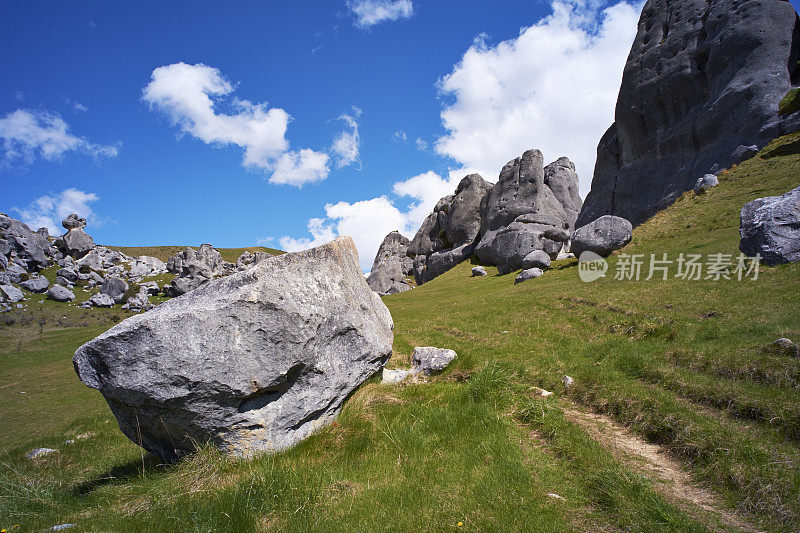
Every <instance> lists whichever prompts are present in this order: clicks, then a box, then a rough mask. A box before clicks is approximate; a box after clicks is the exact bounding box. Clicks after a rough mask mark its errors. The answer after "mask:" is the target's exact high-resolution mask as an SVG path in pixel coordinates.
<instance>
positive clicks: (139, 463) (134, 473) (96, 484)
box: [72, 454, 175, 497]
mask: <svg viewBox="0 0 800 533" xmlns="http://www.w3.org/2000/svg"><path fill="white" fill-rule="evenodd" d="M174 467H175V463H172V464H164V463H163V461H162V460H161V459H160V458H158V457H156V456H155V455H151V454H148V455H146V456H145V457H144V459H136V460H133V461H129V462H127V463H125V464H121V465H117V466H114V467H113V468H111V469H109V470H106V471H105V472H103V473H102V474H99V475H98V476H96V477H94V478H93V479H89V480H86V481H84V482H82V483H79V484H78V485H76V486H75V487H74V488H73V489H72V494H73V495H74V496H77V497H82V496H87V495H89V494H91V493H92V492H94V491H95V490H96V489H99V488H100V487H103V486H105V485H111V484H115V483H124V482H125V481H129V480H131V479H134V478H137V477H138V478H142V477H144V476H145V475H147V474H151V473H167V472H169V471H170V470H172V469H173V468H174Z"/></svg>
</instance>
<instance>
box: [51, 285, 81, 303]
mask: <svg viewBox="0 0 800 533" xmlns="http://www.w3.org/2000/svg"><path fill="white" fill-rule="evenodd" d="M47 298H48V300H55V301H56V302H71V301H72V300H74V299H75V294H73V292H72V291H70V290H69V289H67V288H66V287H63V286H61V285H53V286H52V287H50V288H49V289H47Z"/></svg>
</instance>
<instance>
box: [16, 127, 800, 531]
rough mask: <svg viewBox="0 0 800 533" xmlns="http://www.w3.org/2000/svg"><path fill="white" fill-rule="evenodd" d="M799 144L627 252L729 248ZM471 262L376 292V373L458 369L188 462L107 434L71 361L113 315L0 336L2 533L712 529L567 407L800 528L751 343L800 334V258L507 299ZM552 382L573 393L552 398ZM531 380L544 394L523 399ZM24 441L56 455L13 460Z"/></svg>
mask: <svg viewBox="0 0 800 533" xmlns="http://www.w3.org/2000/svg"><path fill="white" fill-rule="evenodd" d="M799 153H800V135H794V136H789V137H786V138H783V139H780V140H778V141H776V142H775V143H773V145H772V146H770V147H768V148H767V149H765V150H764V151H762V153H761V156H760V157H757V158H755V159H753V160H751V161H748V162H745V163H743V164H742V165H741V166H739V167H737V168H735V169H733V170H731V171H728V172H725V173H723V174H722V175H721V176H720V186H719V187H717V188H716V189H714V190H712V191H710V192H709V193H707V194H706V195H704V196H701V197H694V195H693V194H692V193H688V194H687V195H686V196H685V197H684V198H683V199H681V201H679V202H678V203H676V204H675V205H674V206H673V207H672V208H670V209H669V210H667V211H665V212H663V213H661V214H659V215H657V216H656V217H654V218H653V219H652V220H651V221H649V222H648V223H646V224H644V225H643V226H642V227H640V228H638V229H637V230H636V232H635V238H634V241H633V243H632V244H631V245H629V247H627V248H626V249H625V250H624V252H626V253H643V254H648V255H649V254H650V253H658V254H661V253H668V254H669V256H670V257H674V256H676V255H677V253H679V252H687V253H689V252H690V253H702V254H706V253H712V252H713V253H716V252H724V253H736V252H737V244H738V233H737V226H738V211H739V209H740V208H741V206H742V205H743V204H744V203H745V202H747V201H749V200H751V199H754V198H756V197H760V196H765V195H772V194H780V193H783V192H785V191H787V190H789V189H791V188H793V187H796V186H797V185H798V184H800V183H798V182H800V177H799V176H798V170H800V155H798V154H799ZM617 258H618V255H616V256H615V257H613V258H612V259H611V263H612V266H611V269H610V272H611V273H613V272H614V264H615V262H616V260H617ZM470 266H471V265H469V264H466V263H465V264H462V265H461V266H459V267H457V268H456V269H454V270H452V271H450V272H448V273H447V274H445V275H443V276H441V277H440V278H437V279H436V280H434V281H432V282H430V283H428V284H426V285H424V286H422V287H420V288H417V289H414V290H413V291H408V292H405V293H401V294H398V295H393V296H390V297H387V298H386V299H385V301H386V303H387V305H388V306H389V308H390V310H391V312H392V316H393V317H394V320H395V356H394V357H393V360H392V361H391V363H390V364H391V365H400V364H403V363H404V362H406V361H407V360H408V358H409V355H410V352H411V349H412V347H413V346H420V345H439V346H446V347H451V348H454V349H456V350H457V351H458V353H459V358H458V360H457V362H456V363H455V364H454V368H452V369H449V370H448V372H446V373H445V374H444V375H443V376H441V377H439V378H437V379H436V380H435V382H434V383H433V384H429V385H413V386H406V387H402V386H400V387H398V386H382V385H379V384H378V383H374V382H373V383H368V384H367V385H365V386H364V387H362V388H361V389H360V390H359V391H358V392H357V393H356V394H355V395H354V397H353V398H352V399H351V400H350V401H349V402H348V404H347V406H346V407H345V409H344V411H343V413H342V416H341V417H340V418H339V420H338V421H337V423H335V424H334V425H332V426H330V427H328V428H326V429H325V430H323V431H322V432H320V433H319V434H317V435H315V436H313V437H312V438H310V439H308V440H307V441H305V442H304V443H302V444H301V445H300V446H298V447H296V448H294V449H292V450H290V451H288V452H286V453H282V454H279V455H276V456H269V457H261V458H259V459H256V460H254V461H233V460H228V459H224V458H221V457H219V456H218V455H217V454H216V453H215V452H214V451H213V450H202V451H201V452H199V453H198V454H196V455H195V456H194V457H192V458H189V459H188V460H186V461H183V462H182V463H180V464H177V465H172V466H164V465H159V464H158V462H157V461H156V460H154V459H153V458H150V457H147V456H143V455H142V454H141V451H140V449H139V448H138V447H136V446H135V445H133V444H131V443H130V442H129V441H127V439H125V437H123V436H122V435H121V434H120V433H119V430H118V429H117V428H116V424H115V422H114V420H113V417H112V416H111V415H110V413H109V411H108V408H107V407H106V406H105V404H104V402H103V400H102V398H101V397H100V395H99V394H97V393H96V392H94V391H91V390H88V389H86V388H85V387H83V386H82V385H81V384H80V383H79V382H78V380H77V378H76V377H75V375H74V373H73V371H72V365H71V362H70V356H71V354H72V352H73V351H74V349H75V348H76V347H77V346H78V345H79V344H80V343H81V342H83V341H85V340H88V339H90V338H92V337H93V336H94V335H95V334H96V333H98V332H99V331H102V330H103V329H104V328H105V327H107V326H106V325H104V324H102V323H101V322H102V321H103V320H107V321H108V323H111V322H112V321H113V320H115V316H114V314H113V313H114V312H115V311H111V312H110V314H109V315H108V316H105V315H102V316H97V317H95V319H94V321H89V320H88V319H84V320H85V322H86V324H87V325H86V326H83V327H60V326H58V325H55V327H52V328H50V327H41V326H37V325H36V324H28V325H26V326H20V325H15V326H10V327H5V328H3V329H0V398H2V402H3V403H2V405H3V407H2V417H0V528H3V527H9V526H12V525H14V524H20V525H21V528H20V529H24V530H35V529H41V528H43V527H49V526H51V525H53V524H56V523H61V522H75V523H77V524H79V527H81V528H86V529H114V530H153V531H155V530H176V531H177V530H196V531H206V530H213V529H233V528H235V529H237V530H244V531H249V530H276V531H277V530H316V531H326V530H330V531H333V530H337V531H338V530H407V529H433V530H442V531H448V530H473V531H483V530H540V531H559V530H574V529H587V528H591V529H608V530H616V529H637V530H650V531H656V530H665V529H667V530H670V529H671V530H702V529H704V528H705V527H711V528H715V524H714V522H713V520H712V519H711V518H710V517H708V516H705V515H703V514H702V513H698V512H697V511H696V510H694V509H679V508H676V506H675V505H674V504H673V503H671V502H669V501H665V500H664V499H663V498H662V497H659V496H658V495H657V494H656V493H655V492H654V491H653V490H652V489H651V488H650V485H649V482H648V481H647V480H646V479H644V478H642V477H640V476H639V475H637V474H636V473H635V472H633V471H632V470H630V468H629V466H626V465H623V464H620V463H619V462H617V461H616V460H615V459H614V458H613V457H612V456H611V455H610V454H608V453H607V452H606V451H605V450H604V449H603V448H602V447H600V446H599V445H597V444H596V443H595V442H594V441H592V439H591V438H589V437H588V435H587V434H586V433H584V432H583V431H582V430H580V429H579V428H578V427H577V426H575V425H573V424H571V423H570V422H568V421H567V420H566V419H565V418H564V416H563V415H562V413H561V410H560V409H559V406H561V405H564V404H563V402H577V403H579V404H583V405H584V406H585V408H592V409H596V410H599V411H604V412H606V413H608V414H609V415H610V416H612V417H613V418H615V419H617V420H618V421H621V422H623V423H625V424H628V425H630V426H631V427H632V428H633V429H634V430H636V431H638V432H639V433H641V434H642V435H644V436H646V437H647V438H649V439H651V440H654V441H656V442H659V443H662V444H664V445H665V446H667V447H669V448H670V449H671V450H672V451H673V452H674V453H675V454H676V455H677V456H678V457H680V458H682V459H683V460H685V461H686V462H687V463H689V464H691V465H692V469H693V472H694V474H695V477H696V479H697V480H698V482H700V483H703V484H705V485H707V486H709V487H711V488H712V489H714V490H716V491H719V492H720V493H722V494H723V495H724V497H725V498H726V499H727V501H728V502H729V503H730V505H731V506H732V507H735V508H738V509H740V510H741V511H743V512H746V513H751V514H752V517H753V520H754V521H757V522H760V523H761V525H762V526H763V527H766V528H769V529H783V528H785V529H797V528H798V527H800V496H799V495H800V491H799V487H800V473H798V472H800V468H798V465H797V461H798V457H800V453H798V452H799V451H800V450H799V448H800V444H799V443H800V432H799V431H798V428H799V427H800V424H799V423H798V422H799V421H800V414H799V412H798V406H800V394H799V393H798V381H800V361H798V360H797V359H790V358H786V357H782V356H776V355H769V354H764V353H762V352H761V349H760V348H761V346H763V345H764V344H765V343H767V342H769V341H771V340H773V339H775V338H777V337H781V336H788V337H790V338H795V339H798V338H800V295H798V292H797V287H798V282H800V266H798V265H784V266H779V267H774V268H769V269H763V270H762V272H761V275H760V277H759V279H758V280H757V281H747V282H738V281H718V282H712V281H682V280H675V279H670V280H668V281H649V282H645V281H641V282H622V281H614V280H613V279H608V278H607V279H604V280H601V281H598V282H595V283H591V284H584V283H581V282H580V281H579V280H578V276H577V272H576V270H577V269H576V267H575V266H574V261H566V262H561V263H560V264H556V265H555V267H554V268H553V269H551V270H550V271H548V272H547V273H546V275H545V276H543V277H541V278H538V279H536V280H531V281H528V282H526V283H524V284H521V285H518V286H514V285H513V277H514V276H513V275H507V276H496V275H495V274H496V270H494V269H492V268H487V270H488V271H489V272H490V276H488V277H485V278H470V277H469V269H470ZM48 329H49V330H48ZM40 330H41V331H40ZM563 374H569V375H571V376H573V377H575V380H576V383H575V386H574V387H573V388H572V389H571V390H570V392H569V394H568V395H566V394H565V393H564V392H563V387H561V386H560V378H561V376H562V375H563ZM532 385H536V386H541V387H544V388H546V389H548V390H554V391H556V394H555V395H554V396H551V397H550V398H548V399H547V400H546V401H542V400H538V399H534V398H532V397H531V396H530V395H529V393H528V389H529V387H530V386H532ZM23 391H24V392H26V393H27V394H21V392H23ZM566 396H568V398H567V397H566ZM87 432H89V433H90V436H89V437H88V438H84V439H78V440H75V442H74V443H73V444H64V441H65V440H66V439H74V438H75V436H77V435H81V434H85V433H87ZM38 446H49V447H53V448H57V449H58V450H59V452H58V453H57V454H53V455H50V456H47V457H45V458H44V459H41V460H37V461H33V462H30V461H26V460H25V459H24V458H23V455H24V453H26V452H27V451H29V450H30V449H32V448H34V447H38ZM548 493H557V494H560V495H562V496H564V497H565V498H566V500H556V499H553V498H550V497H548V496H547V494H548Z"/></svg>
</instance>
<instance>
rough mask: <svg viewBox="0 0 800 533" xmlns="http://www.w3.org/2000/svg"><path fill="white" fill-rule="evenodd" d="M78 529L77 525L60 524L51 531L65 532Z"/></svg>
mask: <svg viewBox="0 0 800 533" xmlns="http://www.w3.org/2000/svg"><path fill="white" fill-rule="evenodd" d="M73 527H78V526H77V525H76V524H58V525H57V526H53V527H51V528H50V531H64V530H65V529H72V528H73Z"/></svg>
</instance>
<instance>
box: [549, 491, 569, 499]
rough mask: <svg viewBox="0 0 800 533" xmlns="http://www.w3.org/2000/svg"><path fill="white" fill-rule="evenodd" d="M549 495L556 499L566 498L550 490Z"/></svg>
mask: <svg viewBox="0 0 800 533" xmlns="http://www.w3.org/2000/svg"><path fill="white" fill-rule="evenodd" d="M547 496H548V497H550V498H553V499H554V500H566V498H564V497H563V496H560V495H558V494H556V493H555V492H548V493H547Z"/></svg>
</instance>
